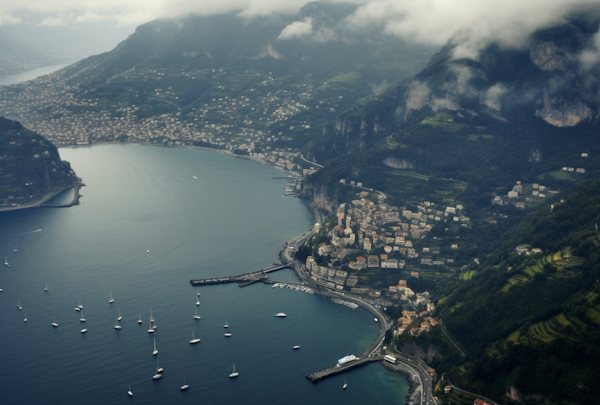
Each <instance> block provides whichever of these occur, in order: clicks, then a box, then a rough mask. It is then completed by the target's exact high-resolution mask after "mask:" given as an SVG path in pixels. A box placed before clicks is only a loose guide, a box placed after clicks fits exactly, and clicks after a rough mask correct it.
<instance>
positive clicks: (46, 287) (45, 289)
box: [44, 283, 48, 292]
mask: <svg viewBox="0 0 600 405" xmlns="http://www.w3.org/2000/svg"><path fill="white" fill-rule="evenodd" d="M44 291H46V292H48V283H46V286H45V287H44Z"/></svg>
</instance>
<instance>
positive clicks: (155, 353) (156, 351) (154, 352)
mask: <svg viewBox="0 0 600 405" xmlns="http://www.w3.org/2000/svg"><path fill="white" fill-rule="evenodd" d="M157 354H158V350H156V338H154V350H153V351H152V355H153V356H156V355H157Z"/></svg>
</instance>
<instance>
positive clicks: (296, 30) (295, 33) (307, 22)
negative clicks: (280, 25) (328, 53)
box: [278, 17, 338, 42]
mask: <svg viewBox="0 0 600 405" xmlns="http://www.w3.org/2000/svg"><path fill="white" fill-rule="evenodd" d="M337 37H338V36H337V34H336V33H335V31H334V30H333V29H331V28H329V27H326V26H323V25H320V26H319V25H318V24H316V23H315V21H314V20H313V19H312V18H310V17H307V18H305V19H304V20H302V21H295V22H293V23H291V24H290V25H288V26H287V27H285V28H284V29H283V31H281V34H279V37H278V39H292V38H308V39H310V40H312V41H315V42H327V41H332V40H335V39H337Z"/></svg>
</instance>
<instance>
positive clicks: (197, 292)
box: [196, 288, 200, 297]
mask: <svg viewBox="0 0 600 405" xmlns="http://www.w3.org/2000/svg"><path fill="white" fill-rule="evenodd" d="M199 296H200V289H198V288H196V297H199Z"/></svg>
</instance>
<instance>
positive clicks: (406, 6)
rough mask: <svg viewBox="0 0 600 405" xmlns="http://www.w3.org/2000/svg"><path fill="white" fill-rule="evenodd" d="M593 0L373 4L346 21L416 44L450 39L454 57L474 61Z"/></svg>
mask: <svg viewBox="0 0 600 405" xmlns="http://www.w3.org/2000/svg"><path fill="white" fill-rule="evenodd" d="M598 4H600V2H599V1H598V0H525V1H524V0H486V1H481V0H454V1H449V0H420V1H406V0H405V1H398V0H374V1H370V2H369V3H368V4H366V5H364V6H362V7H360V8H359V9H358V10H357V12H356V13H355V14H354V15H353V16H351V17H350V18H349V19H348V24H349V25H350V26H354V27H357V28H360V27H364V28H371V27H373V26H375V25H379V26H380V27H381V28H382V29H383V30H384V31H385V32H387V33H388V34H391V35H396V36H399V37H404V38H410V39H413V40H415V41H418V42H422V43H427V44H433V45H443V44H445V43H446V41H447V40H448V39H449V38H452V41H453V42H454V43H457V44H458V46H457V47H456V50H455V54H454V56H455V58H461V57H468V58H473V59H477V57H478V53H479V51H481V50H482V49H483V48H485V47H486V46H487V45H489V44H490V43H492V42H496V43H498V44H499V45H500V46H502V47H504V48H520V47H522V46H524V45H525V41H526V39H527V37H528V36H529V35H530V34H531V33H533V32H534V31H536V30H537V29H539V28H543V27H547V26H550V25H552V24H555V23H558V22H560V21H562V20H563V18H564V16H565V15H566V14H567V13H568V12H570V11H572V10H574V9H576V8H578V7H584V6H589V5H598Z"/></svg>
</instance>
